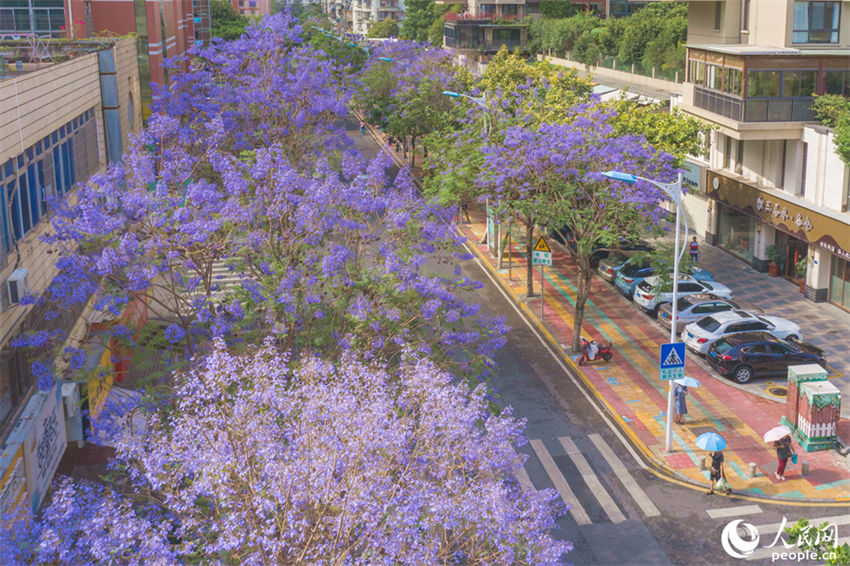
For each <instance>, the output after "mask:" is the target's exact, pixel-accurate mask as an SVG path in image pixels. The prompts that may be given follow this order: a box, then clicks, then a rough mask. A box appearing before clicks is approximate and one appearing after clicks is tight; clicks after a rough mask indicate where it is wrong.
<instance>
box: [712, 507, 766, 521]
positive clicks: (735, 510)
mask: <svg viewBox="0 0 850 566" xmlns="http://www.w3.org/2000/svg"><path fill="white" fill-rule="evenodd" d="M705 512H706V513H708V516H709V517H711V518H712V519H720V518H722V517H740V516H741V515H753V514H755V513H761V512H762V509H761V507H759V506H758V505H738V506H736V507H722V508H719V509H706V510H705Z"/></svg>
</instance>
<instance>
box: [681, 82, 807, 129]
mask: <svg viewBox="0 0 850 566" xmlns="http://www.w3.org/2000/svg"><path fill="white" fill-rule="evenodd" d="M813 100H814V99H813V98H812V97H810V96H805V97H798V98H740V97H737V96H732V95H730V94H725V93H722V92H717V91H716V90H710V89H707V88H703V87H699V86H695V87H694V106H696V107H697V108H702V109H703V110H708V111H709V112H713V113H714V114H720V115H721V116H725V117H727V118H731V119H733V120H736V121H738V122H809V121H812V120H814V114H813V113H812V109H811V105H812V101H813Z"/></svg>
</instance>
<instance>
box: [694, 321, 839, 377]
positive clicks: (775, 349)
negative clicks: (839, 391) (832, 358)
mask: <svg viewBox="0 0 850 566" xmlns="http://www.w3.org/2000/svg"><path fill="white" fill-rule="evenodd" d="M706 360H708V363H709V364H710V365H711V367H713V368H714V369H715V370H716V371H717V373H719V374H720V375H722V376H724V377H728V378H730V379H734V380H735V381H737V382H738V383H747V382H748V381H750V380H751V379H752V378H753V377H785V376H787V375H788V366H793V365H798V364H820V365H821V366H822V367H824V368H826V357H825V356H824V353H823V350H821V349H820V348H817V347H815V346H813V345H811V344H807V343H805V342H789V341H788V340H782V339H780V338H776V337H775V336H771V335H770V334H768V333H766V332H744V333H742V334H733V335H731V336H725V337H723V338H720V339H719V340H717V341H716V342H714V343H713V344H712V345H711V347H710V348H709V349H708V355H707V356H706Z"/></svg>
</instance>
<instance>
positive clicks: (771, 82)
mask: <svg viewBox="0 0 850 566" xmlns="http://www.w3.org/2000/svg"><path fill="white" fill-rule="evenodd" d="M781 86H782V71H749V72H748V73H747V97H748V98H760V97H768V96H779V95H780V91H781Z"/></svg>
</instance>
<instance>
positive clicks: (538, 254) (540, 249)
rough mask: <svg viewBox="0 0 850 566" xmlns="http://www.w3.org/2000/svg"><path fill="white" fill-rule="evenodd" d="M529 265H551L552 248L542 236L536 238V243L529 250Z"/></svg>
mask: <svg viewBox="0 0 850 566" xmlns="http://www.w3.org/2000/svg"><path fill="white" fill-rule="evenodd" d="M531 265H552V250H550V249H549V246H547V245H546V240H544V239H543V238H540V239H539V240H537V245H536V246H534V251H533V252H531Z"/></svg>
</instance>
